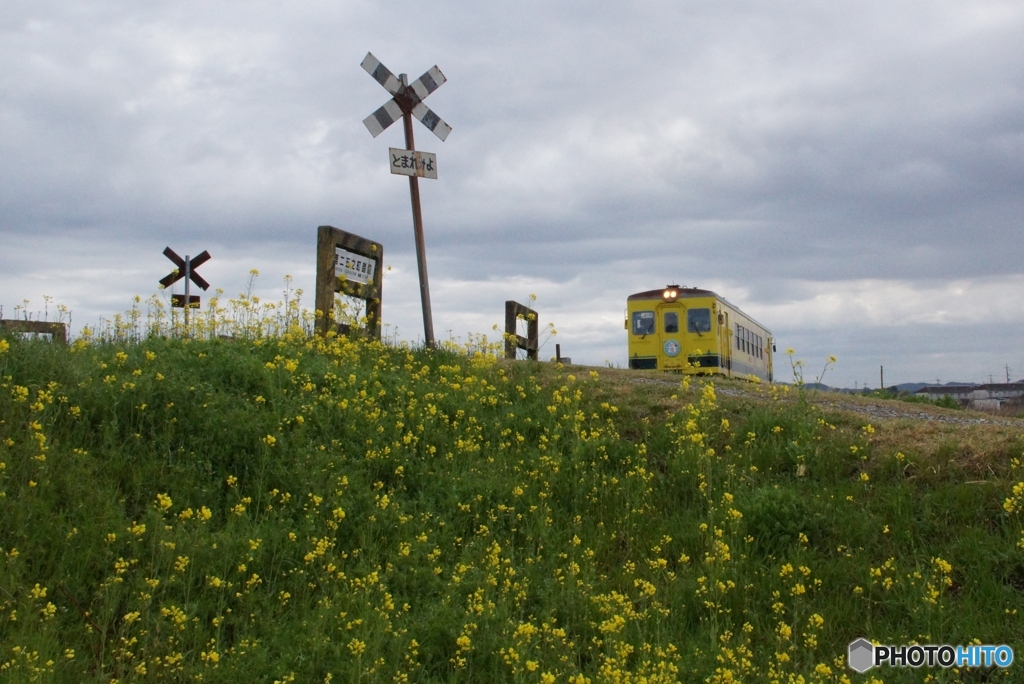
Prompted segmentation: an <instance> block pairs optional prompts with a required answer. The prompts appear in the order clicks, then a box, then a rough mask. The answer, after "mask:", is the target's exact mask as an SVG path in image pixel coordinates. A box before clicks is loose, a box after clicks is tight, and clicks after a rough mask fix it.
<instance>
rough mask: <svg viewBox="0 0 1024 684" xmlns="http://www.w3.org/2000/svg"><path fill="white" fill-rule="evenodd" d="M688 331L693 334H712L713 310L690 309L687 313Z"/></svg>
mask: <svg viewBox="0 0 1024 684" xmlns="http://www.w3.org/2000/svg"><path fill="white" fill-rule="evenodd" d="M686 330H687V331H688V332H692V333H706V332H711V309H690V310H688V311H687V312H686Z"/></svg>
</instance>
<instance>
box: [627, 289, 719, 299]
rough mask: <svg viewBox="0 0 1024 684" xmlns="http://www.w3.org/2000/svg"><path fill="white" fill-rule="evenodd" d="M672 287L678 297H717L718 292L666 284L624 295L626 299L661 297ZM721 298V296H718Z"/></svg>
mask: <svg viewBox="0 0 1024 684" xmlns="http://www.w3.org/2000/svg"><path fill="white" fill-rule="evenodd" d="M669 288H673V289H675V290H677V291H678V292H679V295H678V297H718V294H717V293H715V292H712V291H711V290H702V289H700V288H699V287H686V286H685V285H684V286H683V287H679V286H678V285H668V286H666V287H659V288H658V289H657V290H647V291H646V292H637V293H636V294H631V295H629V296H628V297H626V301H630V302H632V301H634V300H638V299H657V300H660V299H661V295H662V293H663V292H664V291H665V290H667V289H669ZM718 298H719V299H721V297H718Z"/></svg>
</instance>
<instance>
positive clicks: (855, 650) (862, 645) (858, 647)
mask: <svg viewBox="0 0 1024 684" xmlns="http://www.w3.org/2000/svg"><path fill="white" fill-rule="evenodd" d="M846 662H847V664H848V665H849V666H850V669H852V670H853V671H855V672H861V673H863V672H867V671H868V670H870V669H871V668H872V667H874V666H875V647H874V645H873V644H872V643H871V642H870V641H868V640H867V639H863V638H862V639H857V640H856V641H854V642H853V643H851V644H850V649H849V653H848V654H847V658H846Z"/></svg>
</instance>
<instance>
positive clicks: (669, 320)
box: [664, 311, 679, 333]
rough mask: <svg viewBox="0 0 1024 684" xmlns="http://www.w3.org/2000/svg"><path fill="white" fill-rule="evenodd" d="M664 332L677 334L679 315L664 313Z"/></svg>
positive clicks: (670, 312)
mask: <svg viewBox="0 0 1024 684" xmlns="http://www.w3.org/2000/svg"><path fill="white" fill-rule="evenodd" d="M664 330H665V332H667V333H677V332H679V314H678V313H676V312H675V311H666V312H665V327H664Z"/></svg>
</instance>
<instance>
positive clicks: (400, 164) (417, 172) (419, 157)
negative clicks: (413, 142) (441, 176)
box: [388, 147, 437, 179]
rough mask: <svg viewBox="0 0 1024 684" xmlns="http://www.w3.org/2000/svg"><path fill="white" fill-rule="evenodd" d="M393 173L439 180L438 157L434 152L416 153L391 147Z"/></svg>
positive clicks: (389, 150)
mask: <svg viewBox="0 0 1024 684" xmlns="http://www.w3.org/2000/svg"><path fill="white" fill-rule="evenodd" d="M388 154H389V156H390V158H391V173H397V174H400V175H402V176H419V177H420V178H434V179H436V178H437V155H436V154H434V153H433V152H416V151H414V150H400V149H398V148H397V147H389V148H388Z"/></svg>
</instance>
